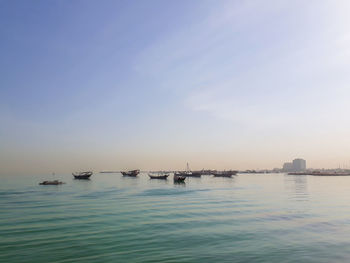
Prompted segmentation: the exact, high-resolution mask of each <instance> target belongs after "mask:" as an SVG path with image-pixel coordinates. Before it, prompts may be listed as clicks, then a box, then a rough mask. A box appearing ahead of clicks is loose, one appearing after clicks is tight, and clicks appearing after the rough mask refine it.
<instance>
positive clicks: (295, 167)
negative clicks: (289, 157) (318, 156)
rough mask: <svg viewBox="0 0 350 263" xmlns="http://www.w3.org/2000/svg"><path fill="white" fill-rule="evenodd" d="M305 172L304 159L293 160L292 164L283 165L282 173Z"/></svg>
mask: <svg viewBox="0 0 350 263" xmlns="http://www.w3.org/2000/svg"><path fill="white" fill-rule="evenodd" d="M305 170H306V161H305V160H304V159H300V158H298V159H294V160H293V162H290V163H284V164H283V168H282V171H283V172H286V173H289V172H303V171H305Z"/></svg>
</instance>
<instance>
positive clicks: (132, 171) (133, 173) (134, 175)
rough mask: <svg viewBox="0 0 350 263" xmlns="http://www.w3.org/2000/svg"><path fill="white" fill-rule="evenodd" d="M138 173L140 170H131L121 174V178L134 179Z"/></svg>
mask: <svg viewBox="0 0 350 263" xmlns="http://www.w3.org/2000/svg"><path fill="white" fill-rule="evenodd" d="M139 173H140V170H131V171H128V172H121V174H122V175H123V176H130V177H136V176H137V175H138V174H139Z"/></svg>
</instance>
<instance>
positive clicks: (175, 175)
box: [174, 174, 186, 183]
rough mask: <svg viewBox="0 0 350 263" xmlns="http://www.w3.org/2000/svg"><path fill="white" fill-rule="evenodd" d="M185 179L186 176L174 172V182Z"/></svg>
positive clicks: (180, 181)
mask: <svg viewBox="0 0 350 263" xmlns="http://www.w3.org/2000/svg"><path fill="white" fill-rule="evenodd" d="M185 179H186V176H183V175H178V174H174V182H175V183H183V182H184V181H185Z"/></svg>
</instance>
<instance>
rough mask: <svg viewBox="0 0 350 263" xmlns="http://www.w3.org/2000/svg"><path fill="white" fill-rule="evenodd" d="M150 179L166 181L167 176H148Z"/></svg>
mask: <svg viewBox="0 0 350 263" xmlns="http://www.w3.org/2000/svg"><path fill="white" fill-rule="evenodd" d="M148 176H149V178H150V179H160V180H166V179H168V176H169V175H168V174H167V175H150V174H149V175H148Z"/></svg>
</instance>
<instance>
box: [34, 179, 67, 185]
mask: <svg viewBox="0 0 350 263" xmlns="http://www.w3.org/2000/svg"><path fill="white" fill-rule="evenodd" d="M60 184H65V183H64V182H61V181H58V180H53V181H43V182H41V183H39V185H60Z"/></svg>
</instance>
